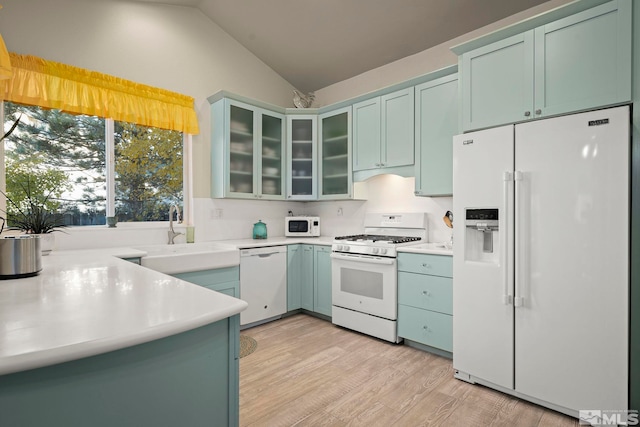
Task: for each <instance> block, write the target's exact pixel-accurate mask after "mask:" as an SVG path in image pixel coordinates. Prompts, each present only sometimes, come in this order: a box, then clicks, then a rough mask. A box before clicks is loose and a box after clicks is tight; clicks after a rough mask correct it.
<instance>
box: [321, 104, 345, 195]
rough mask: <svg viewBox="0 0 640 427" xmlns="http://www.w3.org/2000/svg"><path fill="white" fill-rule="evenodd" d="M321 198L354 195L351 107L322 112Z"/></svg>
mask: <svg viewBox="0 0 640 427" xmlns="http://www.w3.org/2000/svg"><path fill="white" fill-rule="evenodd" d="M319 120H320V130H319V132H320V145H319V150H318V152H319V160H320V166H319V171H318V176H319V179H318V181H319V184H320V189H319V193H320V196H319V197H318V198H319V199H344V198H350V197H351V189H352V173H351V107H346V108H342V109H340V110H336V111H331V112H328V113H324V114H321V115H320V117H319Z"/></svg>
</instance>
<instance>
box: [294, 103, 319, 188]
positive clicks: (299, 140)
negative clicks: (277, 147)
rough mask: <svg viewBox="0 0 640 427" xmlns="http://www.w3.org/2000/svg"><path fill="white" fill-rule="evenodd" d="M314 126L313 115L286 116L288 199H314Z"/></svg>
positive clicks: (315, 137) (315, 185) (314, 117)
mask: <svg viewBox="0 0 640 427" xmlns="http://www.w3.org/2000/svg"><path fill="white" fill-rule="evenodd" d="M316 127H317V116H315V115H295V116H292V115H289V116H287V141H288V147H287V148H288V159H289V163H288V176H289V179H288V183H289V184H288V188H287V198H288V199H292V200H314V199H316V188H317V184H316V176H317V175H316V143H317V135H316Z"/></svg>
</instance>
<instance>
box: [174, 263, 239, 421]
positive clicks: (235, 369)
mask: <svg viewBox="0 0 640 427" xmlns="http://www.w3.org/2000/svg"><path fill="white" fill-rule="evenodd" d="M173 276H174V277H177V278H178V279H182V280H184V281H186V282H190V283H194V284H196V285H200V286H203V287H205V288H207V289H211V290H213V291H216V292H220V293H223V294H227V295H229V296H232V297H235V298H240V267H239V266H238V267H227V268H219V269H215V270H203V271H193V272H188V273H179V274H174V275H173ZM228 336H229V342H228V346H229V347H228V348H229V354H228V356H229V357H228V364H229V369H228V372H229V376H228V378H229V380H228V396H229V397H228V404H229V410H228V424H218V423H215V425H229V426H237V425H238V424H239V422H240V420H239V414H240V315H239V314H236V315H235V316H231V317H230V318H229V321H228Z"/></svg>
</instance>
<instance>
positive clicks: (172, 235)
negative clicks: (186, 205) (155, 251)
mask: <svg viewBox="0 0 640 427" xmlns="http://www.w3.org/2000/svg"><path fill="white" fill-rule="evenodd" d="M174 211H175V212H176V216H177V219H178V224H180V223H182V221H181V220H180V208H179V207H178V205H171V206H170V207H169V231H168V232H167V234H168V235H169V242H168V243H169V244H170V245H173V244H174V242H173V239H175V238H176V236H179V235H181V234H184V233H176V232H175V231H173V212H174Z"/></svg>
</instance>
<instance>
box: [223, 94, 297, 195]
mask: <svg viewBox="0 0 640 427" xmlns="http://www.w3.org/2000/svg"><path fill="white" fill-rule="evenodd" d="M211 111H212V127H213V136H212V148H211V156H212V174H211V175H212V186H211V188H212V196H213V197H228V198H241V199H256V198H258V199H269V200H282V199H284V189H285V179H284V171H285V165H286V164H285V149H284V147H285V139H284V135H285V132H284V131H285V116H284V115H283V114H279V113H275V112H271V111H268V110H265V109H262V108H258V107H254V106H252V105H249V104H245V103H242V102H239V101H235V100H232V99H226V98H225V99H221V100H219V101H217V102H215V103H214V104H213V105H212V106H211Z"/></svg>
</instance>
